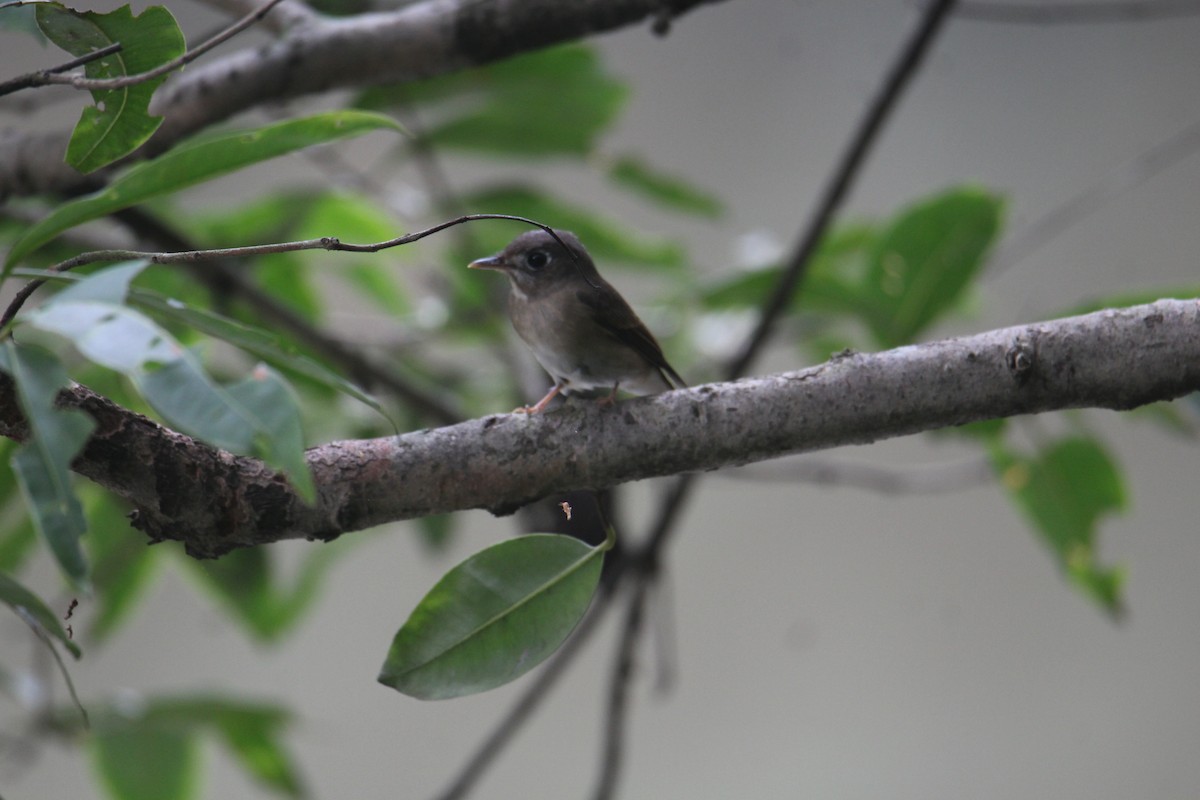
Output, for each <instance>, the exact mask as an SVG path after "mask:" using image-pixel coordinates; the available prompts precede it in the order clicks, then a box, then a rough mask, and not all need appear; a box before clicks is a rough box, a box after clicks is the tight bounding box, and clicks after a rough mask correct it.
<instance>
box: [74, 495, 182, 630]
mask: <svg viewBox="0 0 1200 800" xmlns="http://www.w3.org/2000/svg"><path fill="white" fill-rule="evenodd" d="M84 507H85V509H86V511H87V519H88V523H89V525H90V530H89V532H88V536H87V540H86V541H87V545H88V555H89V556H90V558H91V562H92V583H93V584H94V586H95V593H94V596H95V599H96V603H97V605H96V607H95V608H94V609H92V613H91V614H89V620H90V621H89V627H88V635H89V636H90V637H91V638H92V639H93V640H95V641H102V640H104V639H106V638H108V637H109V636H110V635H112V633H113V632H115V631H116V630H117V628H118V627H119V626H120V625H121V623H123V622H124V621H125V620H126V619H127V618H128V617H129V615H130V614H131V613H132V612H133V611H134V610H135V608H136V602H137V600H138V598H140V597H142V596H143V594H144V593H145V590H146V588H147V587H148V586H149V585H150V581H151V578H153V577H154V574H155V569H156V567H157V566H158V565H159V564H160V563H161V561H162V558H161V554H162V553H164V552H166V551H165V550H163V549H161V548H154V547H149V546H147V544H146V538H145V537H144V536H141V535H135V533H134V531H133V529H132V528H131V527H130V525H129V519H128V517H127V514H126V512H127V508H126V507H125V506H124V505H123V504H122V503H121V501H119V500H118V499H117V498H116V497H114V496H113V495H111V494H109V493H108V492H105V491H100V490H93V491H90V492H88V493H87V495H85V499H84Z"/></svg>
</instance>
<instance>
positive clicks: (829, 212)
mask: <svg viewBox="0 0 1200 800" xmlns="http://www.w3.org/2000/svg"><path fill="white" fill-rule="evenodd" d="M954 5H955V0H940V1H939V2H937V3H935V4H933V5H931V6H930V8H929V9H928V10H927V11H926V13H925V17H924V18H923V19H922V21H921V24H920V25H919V26H918V28H917V30H916V31H915V33H914V34H913V36H912V37H911V38H910V39H909V41H908V43H907V44H906V46H905V47H904V49H903V50H902V51H901V54H900V57H899V59H898V60H897V62H896V63H895V65H893V67H892V68H891V69H890V70H889V72H888V74H887V77H886V79H885V80H884V83H883V86H882V87H881V89H880V92H879V94H878V95H877V96H876V98H875V99H874V101H872V103H871V105H870V106H869V107H868V109H867V114H866V116H865V117H864V118H863V121H862V122H861V123H860V124H859V127H858V128H857V130H856V131H855V134H854V136H853V137H852V138H851V140H850V146H849V147H848V148H847V150H846V152H845V153H844V154H843V156H842V158H841V159H840V160H839V162H838V164H837V166H836V168H835V170H834V173H833V176H832V178H831V180H830V182H829V184H828V186H827V187H826V189H825V191H824V192H823V194H822V196H821V200H820V202H819V204H818V206H817V211H816V213H815V214H814V215H813V216H812V218H811V219H810V220H809V221H808V223H807V225H806V226H805V230H804V232H803V234H802V235H801V236H800V240H799V243H798V245H797V246H796V249H795V251H794V253H793V255H792V257H791V259H789V262H788V264H787V266H786V267H785V269H784V271H783V275H781V276H780V279H779V282H778V283H777V284H776V286H775V289H774V291H773V293H772V295H771V296H770V298H769V299H768V301H767V304H766V305H765V306H764V308H763V311H762V314H761V315H760V317H759V321H758V324H757V326H756V327H755V329H754V331H752V332H751V334H750V336H749V337H748V338H747V340H746V343H745V345H744V346H743V347H742V349H741V351H740V353H739V354H738V356H737V357H736V358H735V359H734V360H733V361H732V362H731V363H730V364H729V365H728V367H727V368H726V375H727V377H728V378H729V379H731V380H732V379H735V378H738V377H741V376H742V375H743V374H745V372H746V370H748V369H749V368H750V366H751V365H752V364H753V363H754V361H755V360H756V359H757V358H758V356H759V355H760V354H761V352H762V349H763V348H764V346H765V345H766V343H767V341H768V340H769V339H770V337H771V334H772V332H773V331H774V328H775V324H776V322H777V321H778V319H779V317H780V316H781V315H782V313H783V311H784V310H785V309H786V308H787V307H788V306H789V305H791V303H792V302H793V300H794V298H795V295H796V292H797V290H798V289H799V288H800V285H801V283H802V282H803V279H804V276H805V273H806V270H807V267H808V264H809V262H810V261H811V258H812V254H813V252H814V251H815V250H816V248H817V245H818V244H820V242H821V239H822V238H823V237H824V235H825V232H826V231H827V230H828V229H829V227H830V225H831V224H832V222H833V219H834V217H835V216H836V214H837V212H838V210H839V209H840V208H841V205H842V202H843V201H844V199H845V198H846V196H847V194H848V193H849V190H850V187H851V186H852V185H853V183H854V181H855V179H856V178H857V177H858V173H859V170H860V169H861V167H862V165H863V163H864V162H865V160H866V156H867V154H868V153H869V152H870V150H871V149H872V147H873V145H874V143H875V141H876V139H877V138H878V136H879V133H880V131H882V129H883V124H884V122H885V121H886V120H887V119H888V118H889V117H890V115H891V112H892V111H893V110H894V109H895V107H896V104H897V102H898V101H899V99H900V96H901V95H902V94H903V91H904V89H905V88H906V87H907V86H908V84H909V82H910V81H911V79H912V77H913V76H914V75H915V74H916V72H917V69H918V67H919V66H920V65H921V63H922V61H923V60H924V57H925V55H926V54H927V53H928V51H929V49H930V47H931V45H932V44H933V42H934V40H935V39H936V36H937V33H938V32H939V31H940V30H941V28H942V25H943V23H944V22H945V21H946V19H947V18H948V17H949V13H950V11H951V10H952V9H953V8H954ZM695 477H696V476H695V474H686V475H681V476H679V477H678V478H676V479H675V480H674V482H673V483H672V484H671V486H670V487H669V488H668V489H667V491H666V494H665V496H664V497H663V500H662V502H661V503H660V505H659V511H658V517H657V519H656V520H655V522H654V524H653V526H652V527H651V529H650V533H649V535H648V536H647V538H646V539H645V543H644V544H643V546H642V548H641V550H640V551H639V552H637V553H636V554H632V556H631V558H630V559H629V563H631V564H632V565H636V568H637V569H638V570H639V571H644V572H642V574H645V575H654V574H656V572H657V570H658V564H659V561H660V559H661V557H662V551H663V548H664V547H665V545H666V542H667V540H668V538H669V536H670V534H671V532H672V531H673V530H675V528H676V522H677V521H678V519H679V515H680V513H681V512H682V510H683V509H684V508H685V507H686V504H687V500H688V498H689V497H690V495H691V491H692V489H693V488H694V487H695V485H696V484H695ZM634 595H635V596H634V597H633V598H632V599H631V603H632V605H631V607H630V613H629V616H628V617H627V619H626V630H625V632H624V634H623V637H622V649H623V650H624V648H625V647H626V646H628V647H629V648H632V647H633V644H632V642H630V643H629V644H628V645H626V642H629V640H630V639H635V638H636V633H637V630H631V628H636V629H639V630H640V627H641V613H642V609H641V608H640V606H641V603H643V602H644V600H645V594H644V592H640V591H635V593H634ZM619 663H620V662H619ZM628 678H629V675H628V674H627V673H623V672H621V671H620V670H618V672H617V673H616V674H615V675H614V685H613V686H612V688H611V689H610V718H609V727H608V736H607V739H606V748H605V752H604V761H603V766H602V769H601V779H600V783H599V785H598V787H597V792H596V797H597V798H607V797H609V796H611V793H612V791H613V788H614V787H615V783H616V778H617V775H618V773H619V769H620V754H621V749H620V748H621V742H622V738H623V737H622V730H621V728H622V726H623V723H624V711H623V705H624V703H625V696H626V694H627V688H626V687H624V686H619V685H617V684H618V683H620V682H627V681H628Z"/></svg>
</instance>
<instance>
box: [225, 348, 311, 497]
mask: <svg viewBox="0 0 1200 800" xmlns="http://www.w3.org/2000/svg"><path fill="white" fill-rule="evenodd" d="M227 391H228V392H229V396H230V397H232V398H233V400H234V402H235V403H237V404H238V405H239V406H241V407H242V408H244V409H246V410H247V411H248V412H250V414H251V415H252V417H253V419H254V420H255V426H256V428H258V430H259V435H257V436H256V437H255V443H256V447H255V449H256V451H257V452H258V453H259V454H260V455H261V456H262V458H263V460H264V461H266V462H267V463H268V464H270V465H271V466H273V467H275V468H276V469H278V470H279V471H281V472H284V473H286V474H287V476H288V479H289V480H290V481H291V484H292V488H294V489H295V490H296V493H297V494H298V495H300V498H301V499H302V500H304V502H306V503H309V504H312V503H315V502H316V501H317V487H316V485H315V484H314V483H313V478H312V472H311V471H310V470H309V468H308V462H307V461H305V460H304V431H303V430H301V428H300V403H299V402H298V401H297V400H296V395H295V393H294V392H293V391H292V387H291V386H289V385H288V383H287V381H285V380H284V379H283V376H282V375H280V374H279V373H278V372H276V371H275V370H273V369H271V368H270V367H268V366H267V365H266V364H259V365H258V366H256V367H255V368H254V371H253V372H252V373H251V374H250V375H249V376H247V377H246V378H245V379H244V380H241V381H239V382H238V383H235V384H233V385H232V386H229V387H228V389H227Z"/></svg>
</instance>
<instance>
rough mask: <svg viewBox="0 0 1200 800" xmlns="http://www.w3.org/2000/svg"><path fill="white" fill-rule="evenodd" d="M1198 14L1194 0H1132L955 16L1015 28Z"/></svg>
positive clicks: (1008, 6) (966, 7) (992, 6)
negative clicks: (1008, 25)
mask: <svg viewBox="0 0 1200 800" xmlns="http://www.w3.org/2000/svg"><path fill="white" fill-rule="evenodd" d="M1196 14H1200V2H1197V1H1196V0H1134V1H1133V2H1113V0H1104V2H1092V3H989V2H984V1H983V0H981V1H980V2H968V3H963V4H962V8H961V9H960V10H959V12H958V16H960V17H962V18H963V19H969V20H976V21H980V22H1002V23H1008V24H1018V25H1055V24H1091V23H1097V22H1151V21H1154V20H1160V19H1172V18H1175V17H1191V16H1195V15H1196Z"/></svg>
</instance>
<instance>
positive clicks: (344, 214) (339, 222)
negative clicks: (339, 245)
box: [296, 192, 412, 316]
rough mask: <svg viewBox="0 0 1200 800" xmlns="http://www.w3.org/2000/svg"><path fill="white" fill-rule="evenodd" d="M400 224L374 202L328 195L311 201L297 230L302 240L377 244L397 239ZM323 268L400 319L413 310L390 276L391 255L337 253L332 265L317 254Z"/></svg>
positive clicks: (392, 265) (330, 193)
mask: <svg viewBox="0 0 1200 800" xmlns="http://www.w3.org/2000/svg"><path fill="white" fill-rule="evenodd" d="M398 227H399V223H397V221H396V220H394V219H392V218H391V217H389V216H388V215H387V214H385V213H384V212H382V211H381V210H379V208H378V207H377V206H376V204H375V203H374V202H371V201H368V200H367V199H365V198H362V197H359V196H357V195H351V194H342V193H333V192H329V193H326V194H322V195H320V196H319V197H316V198H314V200H313V202H312V203H311V205H310V206H309V208H308V214H307V216H306V217H305V218H304V219H303V221H302V222H301V223H300V224H299V225H298V226H297V228H296V236H298V237H299V238H301V239H306V238H310V237H318V236H329V235H331V234H336V235H337V237H338V238H339V239H341V240H342V241H344V242H356V243H364V242H379V241H383V240H385V239H391V238H393V237H394V236H396V231H397V228H398ZM318 257H320V258H321V259H322V261H323V262H324V264H325V265H326V268H329V267H333V268H334V269H336V270H337V272H338V274H343V275H345V276H346V277H347V278H348V279H349V281H350V284H351V285H352V286H354V287H355V288H356V289H358V291H359V293H360V294H361V296H362V297H364V298H366V299H367V300H370V301H371V302H372V303H375V304H376V305H377V306H378V307H379V308H380V309H382V310H383V311H385V312H387V313H389V314H392V315H395V316H402V315H406V314H409V313H411V312H412V307H411V305H410V304H409V302H408V298H406V297H405V295H404V292H403V291H401V289H400V286H399V284H397V282H396V279H395V276H394V275H393V274H392V270H393V269H394V265H395V261H396V256H395V254H394V253H365V254H353V253H348V254H339V257H338V258H337V260H336V262H331V261H330V259H329V255H328V254H327V253H320V254H318Z"/></svg>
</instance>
